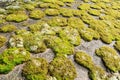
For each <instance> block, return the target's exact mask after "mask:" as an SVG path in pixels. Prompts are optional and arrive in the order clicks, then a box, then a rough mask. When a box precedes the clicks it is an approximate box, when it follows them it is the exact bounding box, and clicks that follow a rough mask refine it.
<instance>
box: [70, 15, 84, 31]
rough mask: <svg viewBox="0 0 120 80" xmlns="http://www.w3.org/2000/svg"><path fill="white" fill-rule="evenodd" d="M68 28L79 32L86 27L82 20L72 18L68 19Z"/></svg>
mask: <svg viewBox="0 0 120 80" xmlns="http://www.w3.org/2000/svg"><path fill="white" fill-rule="evenodd" d="M68 26H70V27H73V28H75V29H77V30H78V31H80V30H81V29H83V28H84V27H85V24H84V23H83V22H82V20H81V19H80V18H76V17H71V18H68Z"/></svg>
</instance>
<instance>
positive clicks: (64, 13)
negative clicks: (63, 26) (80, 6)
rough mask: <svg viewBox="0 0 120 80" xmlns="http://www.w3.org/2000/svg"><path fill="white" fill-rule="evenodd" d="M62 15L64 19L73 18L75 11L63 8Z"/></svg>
mask: <svg viewBox="0 0 120 80" xmlns="http://www.w3.org/2000/svg"><path fill="white" fill-rule="evenodd" d="M60 14H61V15H62V16H64V17H72V16H73V10H72V9H69V8H61V9H60Z"/></svg>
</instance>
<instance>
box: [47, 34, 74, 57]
mask: <svg viewBox="0 0 120 80" xmlns="http://www.w3.org/2000/svg"><path fill="white" fill-rule="evenodd" d="M46 44H47V46H48V47H50V48H51V49H52V50H53V51H54V52H55V54H56V55H59V54H60V55H66V54H69V55H70V54H73V52H74V47H73V45H71V44H70V43H69V42H68V41H67V40H64V39H60V38H59V37H57V36H51V37H48V39H47V40H46ZM63 45H64V46H63Z"/></svg>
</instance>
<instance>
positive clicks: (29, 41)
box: [9, 30, 46, 53]
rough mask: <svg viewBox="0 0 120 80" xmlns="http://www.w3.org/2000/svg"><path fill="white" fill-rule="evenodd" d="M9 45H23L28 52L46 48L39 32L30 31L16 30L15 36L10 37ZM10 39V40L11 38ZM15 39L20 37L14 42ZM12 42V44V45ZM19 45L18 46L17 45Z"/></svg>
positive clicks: (41, 50) (37, 51)
mask: <svg viewBox="0 0 120 80" xmlns="http://www.w3.org/2000/svg"><path fill="white" fill-rule="evenodd" d="M11 39H12V41H9V42H10V43H9V44H10V46H12V47H13V46H16V47H17V45H21V47H22V45H24V48H25V49H26V50H28V51H30V52H34V53H39V52H44V51H45V50H46V45H45V44H44V42H43V39H42V36H41V34H40V32H34V33H31V32H29V31H25V30H20V31H17V36H15V37H11ZM11 39H10V40H11ZM16 39H20V40H19V41H17V42H16ZM13 44H14V45H13ZM18 47H19V46H18Z"/></svg>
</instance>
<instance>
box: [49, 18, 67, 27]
mask: <svg viewBox="0 0 120 80" xmlns="http://www.w3.org/2000/svg"><path fill="white" fill-rule="evenodd" d="M48 24H49V25H50V26H52V27H55V26H66V25H67V19H66V18H62V17H53V18H51V19H50V20H48Z"/></svg>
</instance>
